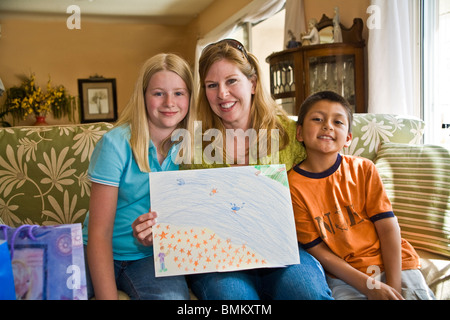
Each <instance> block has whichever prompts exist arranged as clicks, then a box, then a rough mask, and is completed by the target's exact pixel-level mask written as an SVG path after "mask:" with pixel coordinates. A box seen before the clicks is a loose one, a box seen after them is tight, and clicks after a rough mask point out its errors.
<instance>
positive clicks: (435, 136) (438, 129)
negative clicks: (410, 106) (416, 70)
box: [421, 0, 450, 147]
mask: <svg viewBox="0 0 450 320" xmlns="http://www.w3.org/2000/svg"><path fill="white" fill-rule="evenodd" d="M421 11H422V19H421V20H422V21H421V25H422V26H421V29H422V91H423V101H422V111H423V119H424V120H425V123H426V129H425V130H426V131H425V133H424V142H425V143H432V144H445V145H447V146H449V147H450V90H449V88H450V77H449V76H448V75H449V74H450V1H448V0H431V1H430V0H426V1H425V0H422V1H421Z"/></svg>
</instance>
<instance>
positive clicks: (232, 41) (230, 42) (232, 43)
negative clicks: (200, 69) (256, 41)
mask: <svg viewBox="0 0 450 320" xmlns="http://www.w3.org/2000/svg"><path fill="white" fill-rule="evenodd" d="M221 44H227V45H229V46H231V47H233V48H235V49H236V50H239V51H240V52H242V54H243V55H244V57H245V58H246V59H247V61H249V60H248V54H247V50H245V47H244V45H243V44H242V43H240V42H239V41H237V40H235V39H223V40H220V41H217V42H215V43H211V44H209V45H207V46H206V47H205V49H206V48H209V47H212V46H220V45H221Z"/></svg>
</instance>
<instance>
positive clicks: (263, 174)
mask: <svg viewBox="0 0 450 320" xmlns="http://www.w3.org/2000/svg"><path fill="white" fill-rule="evenodd" d="M149 179H150V199H151V204H152V208H151V209H152V211H156V212H157V213H158V218H157V221H158V224H157V225H156V226H154V232H153V249H154V257H155V270H156V276H171V275H179V274H192V273H203V272H215V271H233V270H242V269H252V268H261V267H281V266H286V265H290V264H297V263H299V262H300V261H299V254H298V244H297V237H296V231H295V221H294V216H293V209H292V202H291V197H290V192H289V186H288V182H287V175H286V170H285V167H284V165H263V166H240V167H230V168H217V169H201V170H181V171H165V172H154V173H150V174H149Z"/></svg>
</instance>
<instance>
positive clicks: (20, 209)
mask: <svg viewBox="0 0 450 320" xmlns="http://www.w3.org/2000/svg"><path fill="white" fill-rule="evenodd" d="M111 127H112V125H111V124H109V123H91V124H80V125H61V126H39V127H11V128H0V141H1V148H0V218H1V219H2V220H3V221H4V222H5V223H6V224H8V225H10V226H13V227H15V226H18V225H21V224H39V225H49V224H70V223H77V222H83V220H84V217H85V214H86V213H87V210H88V208H89V195H90V183H89V181H88V179H87V169H88V166H89V160H90V156H91V153H92V151H93V149H94V146H95V144H96V143H97V141H98V140H99V139H100V137H101V136H102V135H103V134H104V133H105V132H106V131H108V130H109V129H110V128H111Z"/></svg>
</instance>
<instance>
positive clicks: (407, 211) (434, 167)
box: [374, 143, 450, 257]
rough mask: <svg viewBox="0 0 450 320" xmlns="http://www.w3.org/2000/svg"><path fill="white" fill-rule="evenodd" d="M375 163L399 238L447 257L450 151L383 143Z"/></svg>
mask: <svg viewBox="0 0 450 320" xmlns="http://www.w3.org/2000/svg"><path fill="white" fill-rule="evenodd" d="M374 162H375V165H376V167H377V169H378V171H379V172H380V175H381V178H382V180H383V184H384V186H385V188H386V192H387V194H388V196H389V199H390V200H391V202H392V206H393V209H394V212H395V215H396V216H397V218H398V221H399V224H400V227H401V232H402V237H403V238H405V239H406V240H408V241H409V242H410V243H411V244H412V245H413V246H414V247H415V248H418V249H422V250H425V251H429V252H433V253H437V254H441V255H444V256H446V257H450V151H449V150H447V149H445V148H443V147H440V146H436V145H420V146H412V145H407V144H395V143H382V144H381V148H380V150H379V152H378V155H377V157H376V159H375V161H374Z"/></svg>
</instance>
